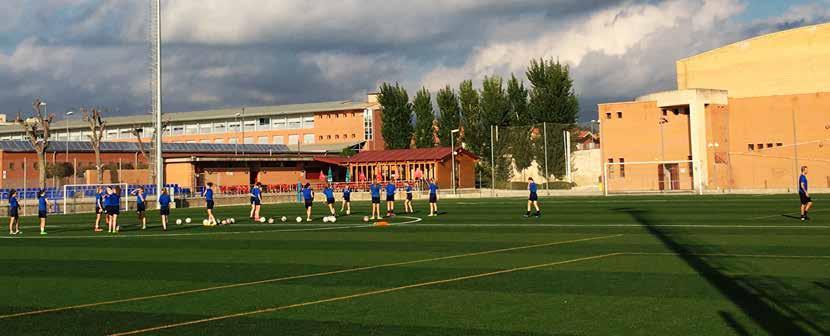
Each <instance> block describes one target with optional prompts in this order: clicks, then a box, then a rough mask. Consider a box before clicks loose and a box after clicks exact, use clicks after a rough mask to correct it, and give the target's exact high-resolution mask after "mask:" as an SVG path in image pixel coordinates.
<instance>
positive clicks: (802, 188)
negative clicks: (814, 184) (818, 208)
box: [798, 174, 809, 193]
mask: <svg viewBox="0 0 830 336" xmlns="http://www.w3.org/2000/svg"><path fill="white" fill-rule="evenodd" d="M807 190H809V189H807V176H806V175H803V174H802V175H801V176H800V177H798V192H800V193H805V192H807Z"/></svg>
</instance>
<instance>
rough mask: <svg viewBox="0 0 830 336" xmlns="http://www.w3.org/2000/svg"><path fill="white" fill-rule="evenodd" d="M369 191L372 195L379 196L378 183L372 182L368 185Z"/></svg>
mask: <svg viewBox="0 0 830 336" xmlns="http://www.w3.org/2000/svg"><path fill="white" fill-rule="evenodd" d="M369 191H370V192H371V193H372V197H380V186H379V185H377V184H374V183H372V185H370V186H369Z"/></svg>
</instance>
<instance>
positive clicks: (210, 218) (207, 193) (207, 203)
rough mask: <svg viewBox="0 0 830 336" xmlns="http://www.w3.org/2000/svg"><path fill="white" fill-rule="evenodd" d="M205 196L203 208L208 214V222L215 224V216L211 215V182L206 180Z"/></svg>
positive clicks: (212, 204)
mask: <svg viewBox="0 0 830 336" xmlns="http://www.w3.org/2000/svg"><path fill="white" fill-rule="evenodd" d="M204 197H205V209H206V210H207V215H208V218H207V220H208V224H210V225H216V217H215V216H214V215H213V206H214V203H213V182H208V183H207V184H206V187H205V192H204Z"/></svg>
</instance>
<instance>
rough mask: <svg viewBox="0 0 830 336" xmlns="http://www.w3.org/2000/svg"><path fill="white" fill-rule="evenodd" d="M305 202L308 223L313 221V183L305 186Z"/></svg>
mask: <svg viewBox="0 0 830 336" xmlns="http://www.w3.org/2000/svg"><path fill="white" fill-rule="evenodd" d="M303 201H304V202H305V215H306V219H305V220H306V222H310V221H311V208H312V206H313V205H314V190H311V183H306V184H305V186H303Z"/></svg>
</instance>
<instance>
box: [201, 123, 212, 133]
mask: <svg viewBox="0 0 830 336" xmlns="http://www.w3.org/2000/svg"><path fill="white" fill-rule="evenodd" d="M211 126H213V125H211V124H210V123H207V124H199V134H210V132H211V131H212V128H213V127H211Z"/></svg>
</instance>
